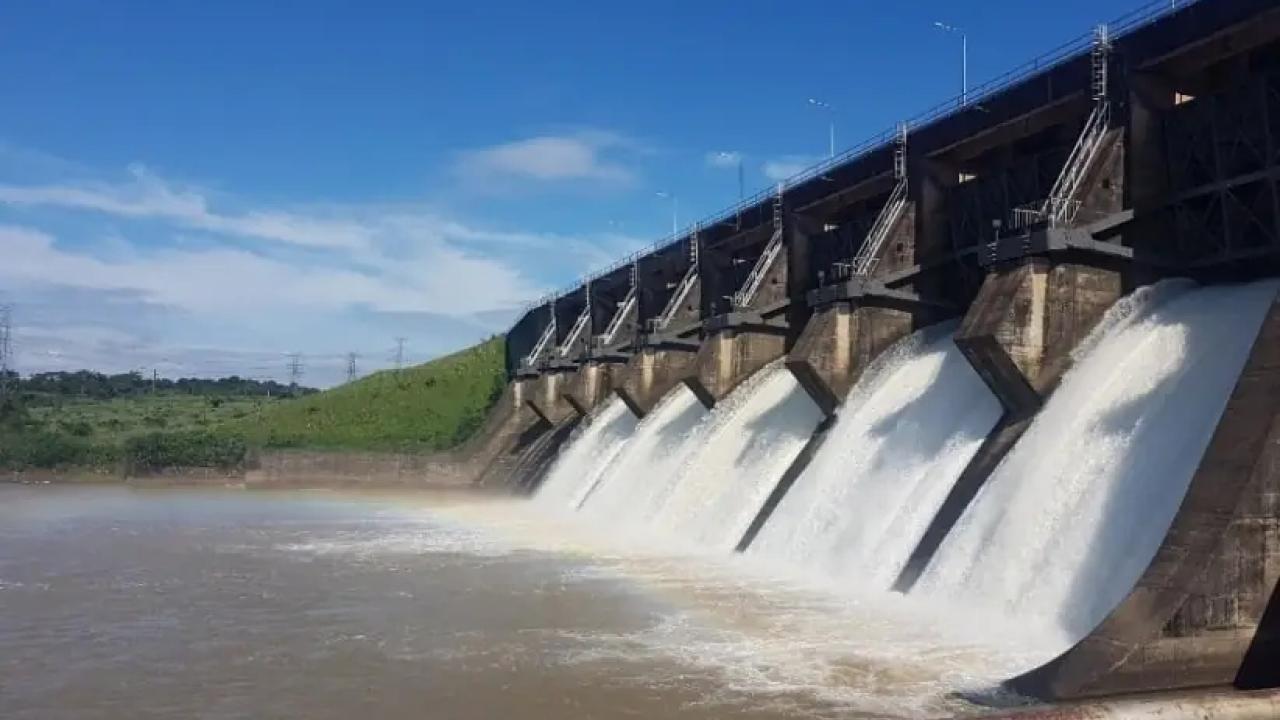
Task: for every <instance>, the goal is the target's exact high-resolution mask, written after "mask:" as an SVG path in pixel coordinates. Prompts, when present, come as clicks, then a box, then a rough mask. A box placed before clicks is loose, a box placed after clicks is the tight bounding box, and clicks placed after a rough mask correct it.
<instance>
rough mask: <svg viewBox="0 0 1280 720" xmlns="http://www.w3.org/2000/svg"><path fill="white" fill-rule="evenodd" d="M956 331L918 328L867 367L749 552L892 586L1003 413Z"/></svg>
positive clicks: (853, 581)
mask: <svg viewBox="0 0 1280 720" xmlns="http://www.w3.org/2000/svg"><path fill="white" fill-rule="evenodd" d="M955 328H956V323H944V324H942V325H938V326H934V327H932V328H927V329H925V330H922V331H920V332H917V333H916V334H914V335H913V336H911V337H908V338H906V339H905V340H903V341H902V342H899V343H898V344H897V345H895V346H894V347H892V348H890V349H889V350H888V351H887V352H886V354H885V355H884V356H883V357H882V358H881V359H880V360H879V361H878V362H876V363H875V364H874V365H873V366H872V367H871V368H868V370H867V372H866V373H865V374H864V377H863V380H862V381H861V382H860V383H859V384H858V386H857V387H855V388H854V390H853V391H852V392H851V393H850V395H849V398H848V399H847V400H846V402H845V403H844V405H843V406H842V407H841V408H840V409H839V411H838V415H837V420H836V423H835V425H834V426H833V427H832V429H831V430H830V431H829V435H828V437H827V439H826V441H825V442H824V443H823V445H822V447H821V448H820V449H819V450H818V452H817V454H816V455H815V456H814V459H813V461H812V462H811V463H810V464H809V466H808V467H807V468H806V469H805V471H804V472H803V473H802V474H801V475H800V476H799V477H798V478H797V479H796V482H795V484H794V485H792V487H791V488H790V490H789V491H788V492H787V494H786V495H785V496H784V497H783V498H782V501H781V502H780V503H779V504H778V507H777V508H776V509H775V511H774V512H773V514H772V515H771V516H770V518H769V520H768V522H766V523H765V525H764V527H763V529H762V530H761V532H760V535H759V536H757V537H756V539H755V541H754V542H753V543H752V544H751V546H750V547H749V548H748V550H747V552H748V553H749V554H750V555H754V556H757V557H760V558H763V559H766V560H771V561H779V562H783V563H786V564H788V565H792V566H801V567H804V568H806V569H808V570H811V571H813V572H815V573H816V574H819V575H821V576H824V577H826V578H828V579H831V580H834V581H835V582H837V583H839V584H842V585H849V586H854V587H858V588H866V587H870V588H874V589H888V588H889V587H890V586H891V585H892V583H893V582H894V580H895V579H896V578H897V576H898V573H899V572H900V571H901V570H902V567H903V566H904V565H905V563H906V561H907V558H908V557H909V556H910V554H911V552H912V550H913V549H914V548H915V546H916V544H917V543H918V542H919V540H920V537H921V536H922V535H923V534H924V531H925V529H926V528H927V527H928V524H929V521H930V520H931V519H932V518H933V516H934V515H935V514H936V512H937V510H938V508H939V507H940V506H941V505H942V502H943V501H944V500H945V499H946V496H947V493H948V492H949V491H950V489H951V486H952V485H953V484H954V483H955V481H956V479H957V478H958V477H959V476H960V473H961V472H962V471H963V470H964V468H965V466H966V465H967V464H968V462H969V461H970V460H971V459H972V458H973V455H974V453H976V452H977V450H978V447H979V446H980V445H981V444H982V442H983V439H984V438H985V437H986V435H987V434H988V433H989V432H990V431H991V428H992V427H993V426H994V425H995V423H996V422H997V421H998V420H999V418H1000V413H1001V408H1000V404H999V402H998V401H997V400H996V398H995V397H994V396H993V395H992V394H991V391H990V390H989V389H988V388H987V386H986V385H985V384H984V383H983V382H982V380H981V378H979V377H978V375H977V373H975V372H974V370H973V368H972V367H971V366H970V364H969V363H968V362H967V361H966V360H965V358H964V356H963V355H961V353H960V351H959V350H958V349H957V348H956V345H955V343H954V342H953V341H952V334H953V332H954V331H955Z"/></svg>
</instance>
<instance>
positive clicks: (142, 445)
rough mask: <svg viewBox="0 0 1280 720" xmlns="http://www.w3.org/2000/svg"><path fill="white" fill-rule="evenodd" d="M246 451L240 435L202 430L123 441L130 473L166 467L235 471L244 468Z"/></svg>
mask: <svg viewBox="0 0 1280 720" xmlns="http://www.w3.org/2000/svg"><path fill="white" fill-rule="evenodd" d="M247 453H248V449H247V447H246V445H245V441H244V439H243V438H240V437H237V436H235V435H227V434H223V433H212V432H202V431H190V432H170V433H161V432H153V433H147V434H145V435H138V436H135V437H132V438H129V439H128V440H126V441H125V443H124V459H125V468H126V471H127V472H128V473H129V474H131V475H132V474H139V473H149V472H155V471H157V470H162V469H164V468H170V467H207V468H217V469H219V470H235V469H240V468H243V467H244V462H245V456H246V455H247Z"/></svg>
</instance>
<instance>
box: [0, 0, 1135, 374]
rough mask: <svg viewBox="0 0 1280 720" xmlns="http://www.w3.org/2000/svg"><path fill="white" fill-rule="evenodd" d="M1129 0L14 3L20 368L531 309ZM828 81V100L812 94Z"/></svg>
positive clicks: (1, 275) (342, 339) (1, 279)
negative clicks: (815, 102) (954, 29)
mask: <svg viewBox="0 0 1280 720" xmlns="http://www.w3.org/2000/svg"><path fill="white" fill-rule="evenodd" d="M1136 4H1137V3H1133V4H1130V3H1125V4H1123V5H1121V6H1117V5H1116V4H1115V2H1114V0H1112V1H1110V2H1106V1H1104V0H1077V1H1076V2H1072V3H1045V2H1040V1H1039V0H1036V1H1032V0H1019V1H1014V0H984V1H978V0H951V1H949V2H945V1H942V0H921V1H917V2H901V3H882V2H868V1H863V0H844V1H843V2H790V3H783V2H780V1H777V2H775V1H765V0H736V1H734V0H723V1H711V0H708V1H704V2H687V1H686V2H646V3H639V2H629V3H607V2H605V3H602V2H554V1H548V2H539V3H527V2H471V3H456V2H449V3H436V2H334V1H327V0H313V1H311V2H298V3H290V2H257V1H248V0H246V1H244V2H235V1H232V0H223V1H221V2H214V3H208V2H206V3H198V2H194V1H190V2H172V3H157V2H150V1H146V2H143V1H137V2H130V1H127V0H115V1H113V2H101V1H98V0H92V1H91V0H83V1H80V2H77V1H73V0H64V1H60V2H37V1H36V0H16V1H15V2H9V3H5V4H4V5H3V6H2V7H0V67H3V68H4V69H5V71H4V72H0V99H2V104H0V250H2V251H3V252H2V253H0V302H8V303H11V304H13V305H14V306H15V310H14V314H15V321H16V326H17V327H16V331H15V345H16V350H17V351H18V357H17V361H18V367H19V369H20V370H22V371H23V372H34V371H39V370H46V369H66V368H78V367H94V368H100V369H104V370H112V371H117V370H128V369H134V368H138V369H142V370H144V371H145V372H149V371H150V369H151V368H157V369H159V371H160V372H161V373H163V374H166V375H181V374H225V373H232V372H238V373H241V374H247V375H253V376H260V377H270V376H274V377H282V376H283V375H284V374H285V360H284V357H283V354H284V353H288V352H301V353H303V354H304V356H305V357H306V358H307V361H306V365H307V375H306V377H305V378H304V381H306V382H310V383H314V384H318V385H328V384H331V383H333V382H336V381H337V380H338V379H339V378H340V377H341V374H342V368H344V367H345V360H344V359H343V355H344V354H345V353H346V352H348V351H354V352H358V353H360V355H361V359H360V361H359V366H360V369H361V370H362V371H368V370H372V369H374V368H377V367H383V366H386V364H387V363H388V362H389V359H390V356H391V354H390V349H391V348H392V346H393V345H394V338H396V337H405V338H407V353H408V355H409V357H410V358H411V359H412V360H422V359H425V358H427V357H430V356H433V355H437V354H439V353H442V352H445V351H449V350H452V349H456V348H459V347H462V346H464V345H466V344H469V343H470V342H473V341H475V340H477V339H479V338H481V337H484V336H486V335H488V334H492V333H494V332H500V331H502V330H503V329H504V328H505V326H506V325H507V324H508V323H509V322H510V320H511V319H512V318H513V317H514V315H515V312H516V308H518V307H519V305H520V304H521V303H522V302H523V301H524V300H526V299H531V298H532V297H535V296H537V295H538V294H540V293H542V292H544V291H546V290H547V289H549V288H552V287H559V286H562V285H564V284H567V283H569V282H572V281H573V280H574V279H575V278H577V277H579V276H581V275H582V274H583V273H586V272H588V271H589V270H590V269H591V268H594V267H598V266H600V265H603V264H607V263H608V262H609V261H610V259H612V258H614V257H617V256H621V255H623V254H625V253H627V252H630V251H632V250H634V249H636V248H639V247H641V246H643V245H646V244H648V243H650V242H652V241H654V240H655V239H657V238H659V237H660V236H663V235H665V234H666V233H667V232H669V230H670V225H671V215H672V204H671V201H670V200H669V199H665V198H663V197H659V195H658V193H660V192H662V193H667V194H669V195H674V196H675V197H676V198H677V199H678V210H679V216H680V222H681V224H682V225H683V224H685V223H686V222H688V221H692V220H694V219H696V218H697V217H700V216H702V215H705V214H708V213H710V212H713V211H716V210H718V209H720V208H722V207H724V206H726V205H729V204H731V203H732V202H734V201H735V200H736V199H737V195H738V181H737V171H736V160H727V161H726V160H725V157H724V156H722V155H720V153H730V154H731V157H732V158H741V160H742V165H743V169H744V175H745V179H746V185H747V192H748V193H751V192H753V191H754V190H757V189H759V188H761V187H764V186H766V185H768V184H769V183H771V182H772V181H773V180H775V179H778V178H781V177H783V176H785V175H788V174H790V173H792V172H794V171H796V170H799V169H800V168H802V167H803V166H805V165H808V164H811V163H813V162H815V161H817V160H820V159H821V158H822V157H823V156H824V155H825V154H826V152H827V123H828V120H829V119H830V120H833V121H834V122H835V125H836V140H837V146H838V147H843V146H846V145H852V144H856V143H857V142H858V141H860V140H862V139H864V138H866V137H868V136H870V135H872V134H875V133H877V132H879V131H880V130H883V129H884V128H886V127H889V126H891V125H892V124H893V123H894V122H895V121H896V120H897V119H898V118H902V117H906V116H909V115H912V114H914V113H915V112H917V111H919V110H922V109H924V108H926V107H929V106H931V105H933V104H935V103H937V102H940V101H942V100H944V99H946V98H948V97H950V96H953V95H955V94H957V93H958V92H959V90H960V80H961V78H960V41H959V38H958V37H957V36H955V35H949V34H946V33H944V32H942V31H941V30H938V29H937V28H935V27H933V22H934V21H944V22H947V23H951V24H953V25H957V26H962V27H964V28H965V29H966V31H967V32H968V35H969V51H970V53H969V76H970V82H971V84H977V83H979V82H981V81H983V80H985V79H987V78H990V77H992V76H994V75H997V74H999V73H1001V72H1003V71H1004V70H1007V69H1009V68H1010V67H1012V66H1013V65H1016V64H1018V63H1021V62H1023V61H1025V60H1028V59H1030V58H1032V57H1034V56H1036V55H1038V54H1040V53H1042V52H1043V51H1046V50H1048V49H1051V48H1053V47H1055V46H1057V45H1058V44H1060V43H1061V42H1063V41H1065V40H1068V39H1070V38H1073V37H1075V36H1077V35H1079V34H1081V33H1084V32H1087V31H1088V30H1089V29H1090V28H1091V27H1092V26H1093V25H1094V24H1096V23H1098V22H1101V21H1106V20H1110V19H1112V18H1114V17H1115V16H1116V15H1119V14H1121V13H1123V12H1124V11H1127V10H1129V9H1130V8H1131V7H1133V6H1135V5H1136ZM811 97H812V98H819V99H821V100H823V101H825V102H826V103H828V104H829V105H830V106H831V110H830V111H829V112H827V111H823V110H820V109H818V108H815V107H812V106H810V105H809V104H808V103H807V100H808V99H809V98H811Z"/></svg>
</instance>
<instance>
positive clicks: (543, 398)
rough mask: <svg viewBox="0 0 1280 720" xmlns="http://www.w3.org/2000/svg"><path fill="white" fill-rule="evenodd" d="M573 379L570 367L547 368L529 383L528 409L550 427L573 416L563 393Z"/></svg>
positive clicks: (572, 409) (572, 408) (572, 411)
mask: <svg viewBox="0 0 1280 720" xmlns="http://www.w3.org/2000/svg"><path fill="white" fill-rule="evenodd" d="M573 377H574V370H573V369H572V367H560V368H547V369H546V370H543V371H542V373H540V374H539V375H538V376H537V377H536V378H534V379H533V380H532V381H530V383H529V384H530V387H529V391H528V399H527V400H526V402H527V403H528V405H529V407H530V409H532V410H533V411H534V412H535V413H537V414H538V416H539V417H541V418H542V419H543V420H545V421H547V423H549V424H551V425H559V424H560V423H562V422H564V421H565V420H567V419H569V418H570V417H572V416H573V415H574V412H575V411H574V407H573V405H571V404H570V403H569V401H568V400H566V399H565V396H564V391H565V388H566V386H567V385H569V384H570V383H571V382H572V380H573Z"/></svg>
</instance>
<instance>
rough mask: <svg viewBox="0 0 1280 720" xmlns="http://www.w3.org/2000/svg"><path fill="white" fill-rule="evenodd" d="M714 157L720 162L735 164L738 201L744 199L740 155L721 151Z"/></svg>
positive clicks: (744, 191) (744, 192)
mask: <svg viewBox="0 0 1280 720" xmlns="http://www.w3.org/2000/svg"><path fill="white" fill-rule="evenodd" d="M716 157H718V158H720V159H721V160H725V161H727V162H731V163H736V164H737V166H738V200H739V202H741V201H742V199H743V198H744V197H746V190H745V187H744V183H743V181H742V153H740V152H729V151H728V150H721V151H720V152H718V153H716Z"/></svg>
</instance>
